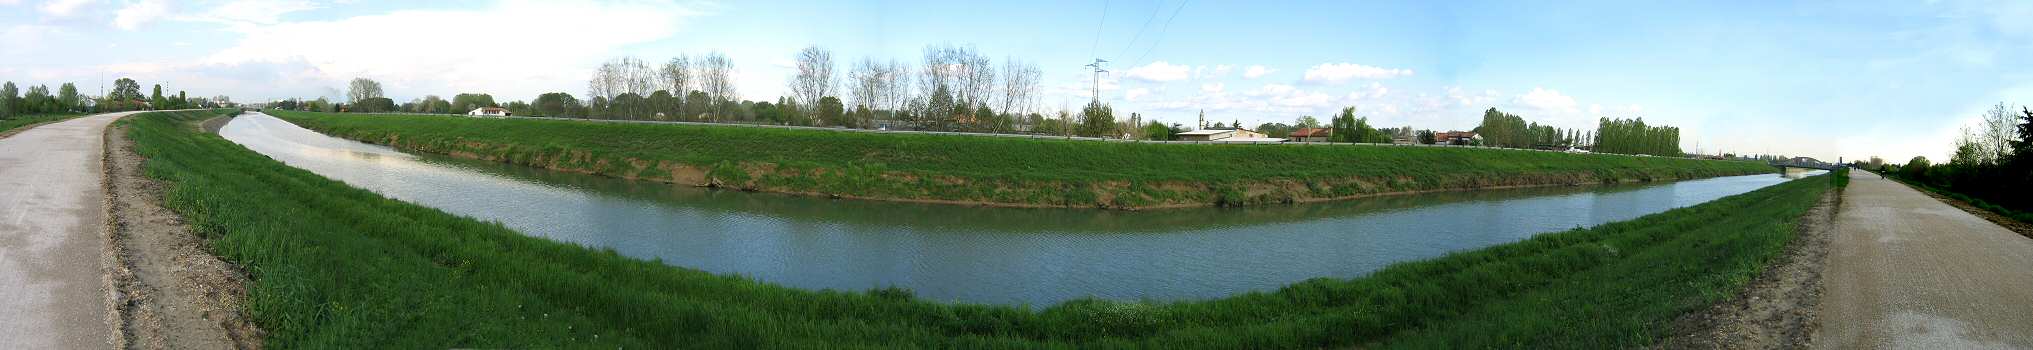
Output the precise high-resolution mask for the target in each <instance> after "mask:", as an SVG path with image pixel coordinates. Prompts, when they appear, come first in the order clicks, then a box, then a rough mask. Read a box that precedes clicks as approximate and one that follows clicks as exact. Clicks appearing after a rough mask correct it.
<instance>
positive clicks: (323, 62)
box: [203, 1, 696, 99]
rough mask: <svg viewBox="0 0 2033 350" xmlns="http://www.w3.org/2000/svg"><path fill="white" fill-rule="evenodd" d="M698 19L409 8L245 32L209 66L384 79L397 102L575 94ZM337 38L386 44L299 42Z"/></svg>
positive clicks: (667, 13)
mask: <svg viewBox="0 0 2033 350" xmlns="http://www.w3.org/2000/svg"><path fill="white" fill-rule="evenodd" d="M694 15H696V13H695V12H693V11H691V10H689V9H687V8H684V7H680V6H678V5H673V4H647V3H618V4H609V3H593V2H580V1H506V2H502V3H498V4H494V5H491V6H487V7H481V8H473V9H458V10H405V11H396V12H390V13H385V14H376V15H366V16H358V17H350V18H340V19H332V20H323V21H310V22H285V23H277V24H274V25H269V26H262V27H259V29H258V30H254V29H250V30H245V31H243V33H245V34H246V36H245V37H243V38H241V39H240V41H239V42H238V43H237V44H235V45H233V46H232V47H230V48H227V49H225V50H222V51H219V52H216V53H214V54H212V55H210V56H209V57H207V58H205V59H204V60H203V63H206V64H213V65H240V64H245V63H258V62H271V63H272V62H293V61H301V62H304V63H306V64H307V65H308V66H309V67H310V68H312V69H309V70H304V71H300V72H293V73H303V74H317V75H319V76H317V77H316V78H319V79H320V80H321V81H325V82H328V84H329V85H330V86H342V85H344V82H345V81H347V80H349V79H352V78H354V77H370V78H375V79H378V80H381V81H382V83H383V84H384V85H385V86H387V87H388V90H389V92H390V94H391V95H405V94H408V95H422V94H426V93H428V94H439V95H445V94H453V93H459V92H489V93H494V94H495V95H496V96H499V97H500V98H503V99H521V98H528V97H527V96H535V95H536V94H539V93H543V92H549V91H556V90H558V89H565V91H567V92H573V93H577V92H579V91H576V90H577V88H578V87H583V86H585V79H586V76H588V75H589V74H590V71H591V70H592V67H593V66H594V65H595V64H596V63H597V62H599V61H600V60H602V59H604V58H606V57H607V56H608V55H611V54H612V53H613V52H614V50H615V49H616V48H619V47H622V46H625V45H630V44H636V43H642V42H648V41H654V40H657V39H662V38H666V37H669V36H671V35H673V34H675V33H676V32H677V31H678V29H679V26H680V24H682V22H683V21H684V20H685V19H686V18H689V17H692V16H694ZM502 23H543V25H501V24H502ZM560 28H571V29H572V30H561V29H560ZM334 33H345V34H346V35H347V36H350V37H361V38H388V39H390V40H383V41H378V42H377V45H378V47H376V49H375V50H339V49H333V48H332V47H330V43H328V42H326V41H321V40H302V39H303V38H321V37H330V36H331V35H333V34H334ZM584 33H602V34H601V35H585V34H584ZM400 38H411V39H400ZM447 38H514V39H515V41H517V42H541V43H546V44H545V46H546V47H545V49H543V50H512V51H516V52H513V53H512V54H504V53H503V52H502V51H500V49H503V48H501V47H500V46H499V44H498V40H483V41H479V42H472V43H470V45H469V47H457V48H450V49H448V47H447V46H446V43H445V41H444V40H445V39H447ZM399 39H400V40H399Z"/></svg>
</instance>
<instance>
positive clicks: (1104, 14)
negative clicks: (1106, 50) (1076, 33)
mask: <svg viewBox="0 0 2033 350" xmlns="http://www.w3.org/2000/svg"><path fill="white" fill-rule="evenodd" d="M1104 24H1108V1H1107V0H1103V1H1102V2H1101V20H1100V21H1099V22H1096V23H1094V45H1089V46H1087V55H1088V56H1093V55H1094V54H1095V51H1100V50H1101V28H1102V27H1103V25H1104Z"/></svg>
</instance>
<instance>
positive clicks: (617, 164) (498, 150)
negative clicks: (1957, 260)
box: [272, 111, 1773, 208]
mask: <svg viewBox="0 0 2033 350" xmlns="http://www.w3.org/2000/svg"><path fill="white" fill-rule="evenodd" d="M272 113H273V115H274V116H276V117H280V118H283V119H286V120H288V121H290V122H292V123H295V124H297V125H301V126H303V127H306V128H309V129H312V130H317V131H319V132H322V133H326V134H329V135H333V136H338V137H343V138H348V139H353V140H360V141H364V142H370V143H377V144H386V145H391V146H393V147H396V148H401V149H404V150H409V151H415V152H425V153H437V154H448V155H453V156H461V157H469V158H477V159H486V160H495V161H503V162H510V163H515V164H523V165H531V166H537V167H543V168H550V169H557V170H566V171H575V172H584V173H592V174H599V175H607V176H613V177H621V178H630V179H646V180H656V181H667V182H675V183H681V184H692V185H709V186H720V187H727V188H739V189H744V190H759V191H770V192H784V193H801V194H816V195H831V196H841V197H851V198H871V199H888V200H916V201H937V202H958V203H971V204H990V205H1005V206H1040V207H1058V206H1064V207H1106V208H1152V207H1176V206H1206V205H1221V206H1239V205H1256V204H1267V203H1291V202H1300V201H1312V200H1325V199H1338V198H1349V197H1357V196H1365V195H1377V194H1388V193H1403V192H1415V191H1436V190H1458V189H1474V188H1489V187H1515V186H1544V185H1578V184H1597V183H1613V182H1628V181H1654V180H1679V179H1694V178H1705V177H1714V176H1727V175H1744V174H1756V173H1766V172H1771V171H1773V168H1772V167H1770V166H1766V165H1764V164H1759V163H1752V162H1736V161H1712V160H1697V159H1684V158H1667V157H1631V156H1621V155H1592V154H1569V153H1560V152H1541V151H1526V150H1496V149H1473V148H1453V147H1390V146H1319V145H1313V146H1308V145H1190V144H1150V143H1130V142H1092V141H1065V140H1050V139H1043V140H1041V139H1021V138H1000V137H979V136H961V135H927V134H891V133H861V132H838V131H824V130H808V129H777V128H749V127H729V126H705V125H677V124H643V123H603V122H584V121H564V120H538V119H513V118H510V119H498V118H465V117H445V116H411V115H358V114H329V113H312V112H291V111H272Z"/></svg>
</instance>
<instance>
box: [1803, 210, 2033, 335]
mask: <svg viewBox="0 0 2033 350" xmlns="http://www.w3.org/2000/svg"><path fill="white" fill-rule="evenodd" d="M1851 178H1852V181H1851V183H1850V187H1849V189H1848V190H1847V191H1845V192H1844V199H1843V208H1842V211H1841V214H1839V215H1837V219H1836V225H1835V226H1836V227H1835V234H1834V240H1833V241H1832V243H1833V244H1832V245H1831V248H1832V249H1831V250H1830V254H1829V258H1828V264H1827V269H1826V271H1824V273H1823V275H1822V276H1823V283H1824V286H1825V289H1826V292H1827V293H1826V294H1825V295H1824V296H1823V297H1822V299H1821V302H1820V304H1819V308H1818V309H1819V312H1820V314H1821V319H1822V327H1821V329H1820V330H1818V331H1817V332H1815V334H1814V345H1815V347H1818V348H1831V349H1857V348H1886V349H1975V348H2033V272H2029V269H2033V239H2026V238H2025V237H2022V236H2019V235H2018V234H2015V233H2013V232H2012V231H2010V230H2006V229H2005V228H2004V227H2000V226H1998V225H1996V224H1992V223H1991V222H1989V221H1986V220H1984V219H1982V218H1978V217H1976V216H1973V215H1970V214H1969V213H1966V212H1963V211H1962V210H1958V209H1956V208H1954V207H1951V206H1949V205H1947V204H1943V203H1942V202H1940V201H1936V200H1934V199H1933V198H1929V197H1928V196H1927V195H1924V194H1921V193H1920V192H1919V191H1916V190H1914V189H1911V188H1907V187H1906V186H1903V185H1900V184H1898V183H1894V182H1892V181H1890V180H1885V179H1883V178H1881V177H1878V176H1877V175H1876V174H1871V173H1867V172H1855V173H1853V174H1852V175H1851Z"/></svg>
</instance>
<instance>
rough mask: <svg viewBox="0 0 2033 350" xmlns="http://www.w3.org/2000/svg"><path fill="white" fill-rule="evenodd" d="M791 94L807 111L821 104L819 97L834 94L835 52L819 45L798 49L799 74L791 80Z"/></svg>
mask: <svg viewBox="0 0 2033 350" xmlns="http://www.w3.org/2000/svg"><path fill="white" fill-rule="evenodd" d="M790 85H791V86H790V88H791V96H792V97H794V98H797V100H798V105H799V106H800V107H803V108H804V109H806V110H807V111H814V110H816V108H818V106H819V99H820V98H823V97H826V96H833V93H834V92H833V52H832V51H826V49H823V48H819V47H818V46H811V47H806V48H805V49H804V50H799V51H798V75H797V76H795V77H792V78H791V81H790Z"/></svg>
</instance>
